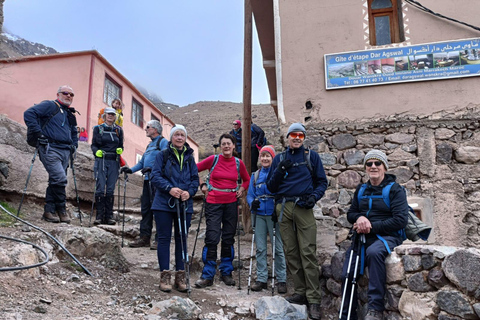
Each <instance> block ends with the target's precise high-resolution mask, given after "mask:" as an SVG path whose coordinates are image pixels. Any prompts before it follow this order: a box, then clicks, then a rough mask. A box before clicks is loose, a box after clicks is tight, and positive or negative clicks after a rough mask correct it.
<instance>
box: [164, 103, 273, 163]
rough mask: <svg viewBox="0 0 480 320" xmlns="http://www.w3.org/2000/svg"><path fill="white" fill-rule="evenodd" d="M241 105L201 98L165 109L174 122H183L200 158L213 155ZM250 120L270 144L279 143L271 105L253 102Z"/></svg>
mask: <svg viewBox="0 0 480 320" xmlns="http://www.w3.org/2000/svg"><path fill="white" fill-rule="evenodd" d="M242 110H243V105H242V104H241V103H235V102H225V101H200V102H196V103H193V104H189V105H188V106H185V107H182V108H178V109H175V110H170V111H168V113H167V115H168V117H169V118H170V119H172V120H173V121H174V122H175V123H179V124H183V125H184V126H185V127H186V128H187V131H188V134H189V136H191V137H192V138H193V139H194V140H195V141H196V142H197V143H198V144H199V145H200V158H204V157H205V156H208V155H210V154H213V152H214V149H213V144H215V143H218V138H219V137H220V135H221V134H222V133H225V132H229V131H230V130H232V122H233V121H234V120H236V119H240V120H242ZM252 121H253V122H254V123H256V124H257V125H259V126H260V127H261V128H262V129H263V130H264V131H265V135H266V137H267V139H268V141H269V143H271V144H275V145H277V146H279V144H280V142H279V136H280V134H279V130H278V125H277V118H276V117H275V112H274V111H273V108H272V107H271V106H270V105H266V104H260V105H252Z"/></svg>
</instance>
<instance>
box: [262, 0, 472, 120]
mask: <svg viewBox="0 0 480 320" xmlns="http://www.w3.org/2000/svg"><path fill="white" fill-rule="evenodd" d="M366 2H367V1H366V0H355V1H351V0H337V1H318V0H302V1H286V0H280V1H279V3H280V29H281V30H280V32H281V57H282V84H281V86H282V88H283V105H284V109H285V118H286V122H287V123H292V122H296V121H299V122H303V121H304V118H305V117H306V116H307V115H313V118H314V119H318V120H326V119H330V120H331V119H341V118H345V119H357V118H362V117H373V116H374V115H376V114H383V115H390V114H395V113H401V112H409V113H412V114H423V113H432V112H435V111H439V110H443V109H454V108H456V107H466V106H467V105H469V104H471V103H478V94H479V92H480V91H479V90H480V89H479V82H480V78H479V77H469V78H460V79H449V80H435V81H420V82H410V83H400V84H389V85H380V86H369V87H360V88H352V89H339V90H329V91H327V90H326V89H325V74H324V55H325V54H330V53H340V52H347V51H358V50H368V49H375V48H379V47H375V46H374V47H372V46H370V45H369V44H368V37H366V38H365V35H368V33H366V32H365V30H364V24H366V25H367V26H368V20H365V19H364V18H365V12H366V11H365V10H366V8H367V7H366V6H365V5H366ZM421 2H422V4H423V5H425V6H426V7H428V8H431V9H432V10H434V11H436V12H439V13H442V14H444V15H446V16H450V17H452V18H456V19H457V20H461V21H464V22H467V23H470V24H472V25H478V21H479V20H478V17H479V16H480V5H479V3H478V0H424V1H421ZM404 4H405V3H404ZM405 7H408V8H405ZM403 12H404V14H405V16H404V25H405V30H409V33H406V36H408V37H409V38H410V40H408V41H406V42H405V43H404V44H405V45H417V44H422V43H427V42H436V41H448V40H458V39H466V38H478V37H479V36H480V34H479V32H478V31H475V30H473V29H470V28H467V27H464V26H461V25H459V24H456V23H453V22H449V21H446V20H444V19H440V18H437V17H434V16H432V15H429V14H427V13H425V12H423V11H420V10H418V9H415V8H414V7H412V6H411V5H406V4H405V6H404V9H403ZM256 23H261V21H259V22H257V21H256ZM386 47H391V46H386ZM445 88H448V90H445ZM405 92H410V93H411V94H405ZM426 93H428V94H426ZM381 97H385V99H382V98H381ZM307 101H311V102H312V104H313V107H314V108H313V113H312V114H311V113H309V112H307V111H306V109H305V103H306V102H307ZM307 113H308V114H307Z"/></svg>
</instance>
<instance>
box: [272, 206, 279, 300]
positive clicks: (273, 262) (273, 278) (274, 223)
mask: <svg viewBox="0 0 480 320" xmlns="http://www.w3.org/2000/svg"><path fill="white" fill-rule="evenodd" d="M272 221H273V228H272V231H273V232H272V233H273V237H272V297H273V296H274V294H275V225H276V224H277V221H278V219H277V213H276V212H275V210H274V211H273V214H272Z"/></svg>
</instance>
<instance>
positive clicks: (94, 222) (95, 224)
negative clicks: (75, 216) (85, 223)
mask: <svg viewBox="0 0 480 320" xmlns="http://www.w3.org/2000/svg"><path fill="white" fill-rule="evenodd" d="M99 224H102V220H100V219H97V220H95V221H93V225H94V226H98V225H99Z"/></svg>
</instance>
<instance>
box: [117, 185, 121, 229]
mask: <svg viewBox="0 0 480 320" xmlns="http://www.w3.org/2000/svg"><path fill="white" fill-rule="evenodd" d="M117 185H118V188H117V189H118V196H117V212H118V214H117V222H118V221H119V220H120V198H121V196H120V180H118V179H117Z"/></svg>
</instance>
